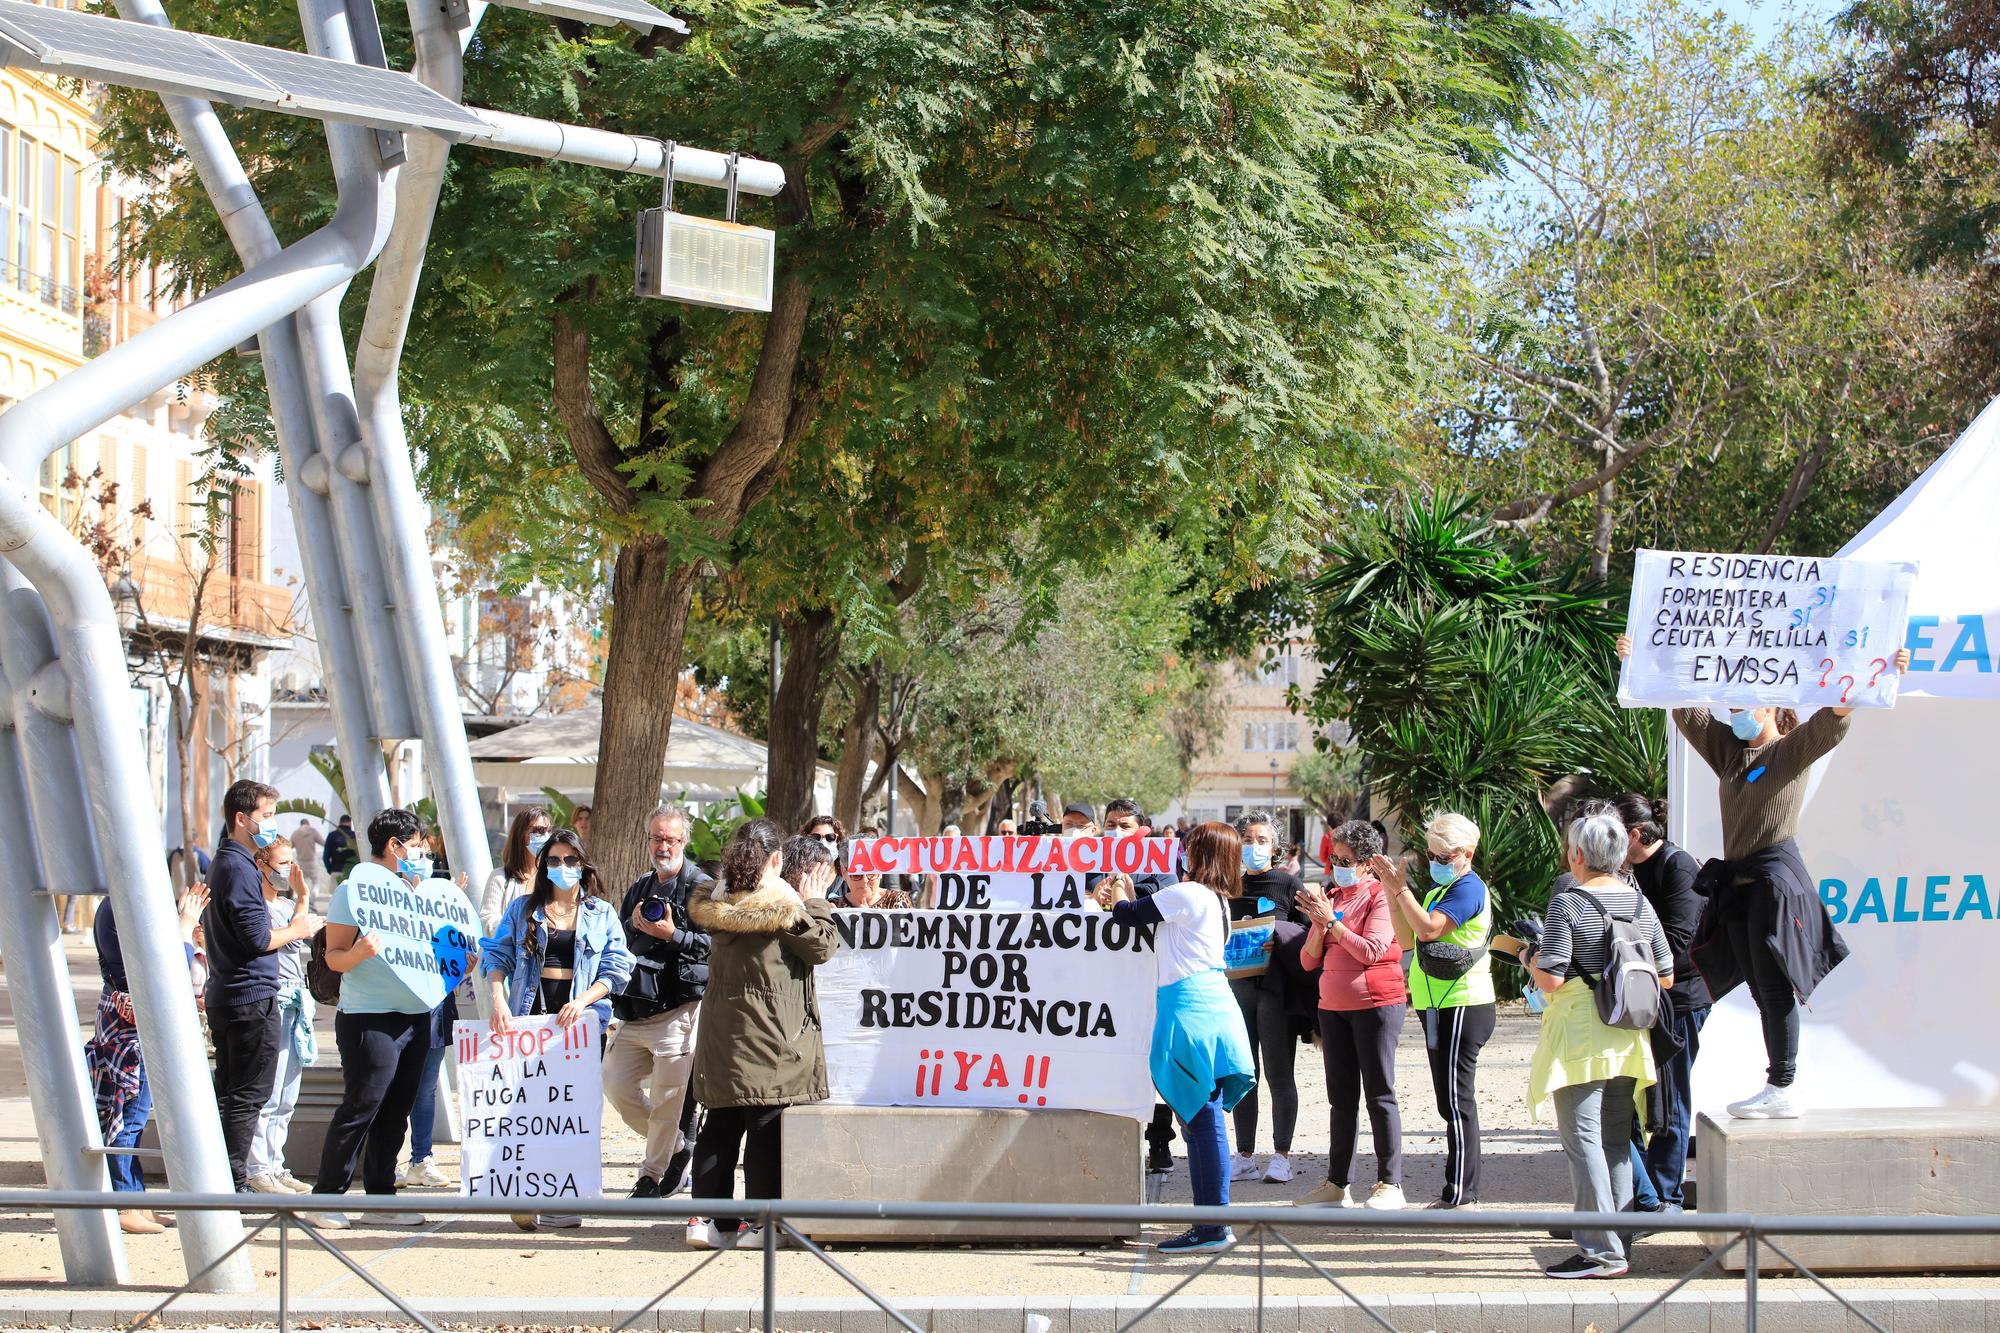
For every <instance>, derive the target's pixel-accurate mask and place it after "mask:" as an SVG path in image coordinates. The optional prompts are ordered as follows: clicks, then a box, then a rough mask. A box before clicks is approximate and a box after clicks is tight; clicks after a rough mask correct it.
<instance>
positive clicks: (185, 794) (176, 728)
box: [167, 680, 222, 892]
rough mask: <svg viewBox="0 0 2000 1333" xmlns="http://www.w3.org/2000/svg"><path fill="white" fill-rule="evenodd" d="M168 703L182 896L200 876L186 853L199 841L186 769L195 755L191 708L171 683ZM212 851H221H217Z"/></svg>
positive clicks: (189, 773)
mask: <svg viewBox="0 0 2000 1333" xmlns="http://www.w3.org/2000/svg"><path fill="white" fill-rule="evenodd" d="M167 699H168V704H167V718H168V726H169V727H170V728H171V730H172V732H173V737H174V765H175V771H176V772H177V773H178V774H179V775H180V782H179V783H178V784H177V786H178V788H179V790H177V791H176V792H175V793H174V798H175V799H176V800H177V801H178V802H179V803H180V811H181V847H182V849H183V855H182V856H181V878H180V883H178V884H176V885H174V887H175V888H176V889H179V890H181V891H182V892H185V891H186V890H187V887H188V886H189V885H190V884H192V883H194V881H195V880H196V879H198V878H200V875H201V868H200V867H199V866H197V865H195V863H194V855H193V853H191V852H187V851H186V849H187V848H190V847H193V846H194V845H195V844H196V843H197V842H200V841H201V840H202V836H201V830H200V829H198V828H196V827H195V814H194V770H193V769H192V768H190V767H189V766H188V764H189V760H190V756H192V755H193V754H194V708H193V706H192V705H191V704H190V703H189V702H188V698H187V694H186V693H185V692H184V691H183V690H182V689H181V687H180V686H178V685H175V684H174V683H173V682H172V681H171V680H169V681H168V682H167ZM212 850H214V851H220V850H222V849H221V848H220V847H217V848H213V849H212Z"/></svg>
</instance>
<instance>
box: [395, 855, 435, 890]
mask: <svg viewBox="0 0 2000 1333" xmlns="http://www.w3.org/2000/svg"><path fill="white" fill-rule="evenodd" d="M396 873H397V874H399V875H401V876H402V877H403V878H404V879H407V880H409V881H410V882H411V883H412V884H421V883H423V882H424V881H425V880H427V879H429V878H430V877H431V859H430V858H429V857H428V856H404V857H398V858H397V860H396Z"/></svg>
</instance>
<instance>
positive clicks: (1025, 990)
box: [815, 908, 1156, 1120]
mask: <svg viewBox="0 0 2000 1333" xmlns="http://www.w3.org/2000/svg"><path fill="white" fill-rule="evenodd" d="M833 919H834V925H835V928H836V929H838V930H839V931H840V950H839V952H838V953H836V954H834V956H833V957H832V958H831V959H829V960H828V961H827V962H825V963H823V964H821V965H820V967H819V969H818V971H817V973H816V974H815V977H816V982H817V986H818V991H819V1004H820V1018H821V1022H822V1025H823V1028H824V1032H825V1038H826V1064H827V1075H828V1079H829V1082H830V1084H831V1090H832V1095H831V1097H830V1098H829V1100H830V1101H832V1102H834V1103H837V1104H844V1105H849V1106H985V1107H1000V1108H1003V1109H1008V1110H1020V1109H1022V1108H1024V1107H1025V1108H1027V1109H1030V1110H1039V1109H1042V1108H1049V1109H1069V1110H1085V1111H1106V1112H1110V1113H1112V1114H1115V1115H1125V1116H1131V1117H1132V1118H1134V1119H1136V1120H1145V1119H1147V1118H1149V1117H1150V1116H1151V1115H1152V1113H1153V1101H1154V1096H1153V1080H1152V1075H1151V1073H1150V1072H1149V1071H1148V1068H1147V1055H1148V1053H1149V1051H1150V1050H1151V1047H1152V1041H1153V1007H1154V993H1155V981H1156V976H1155V967H1154V961H1153V932H1152V928H1151V927H1137V928H1134V927H1127V926H1122V925H1119V924H1117V923H1116V922H1114V921H1113V920H1112V919H1111V917H1110V916H1109V915H1108V914H1106V913H1103V912H1090V911H1085V912H941V911H917V910H910V909H894V910H888V911H880V910H874V909H867V908H842V909H840V910H838V911H836V912H835V913H834V918H833Z"/></svg>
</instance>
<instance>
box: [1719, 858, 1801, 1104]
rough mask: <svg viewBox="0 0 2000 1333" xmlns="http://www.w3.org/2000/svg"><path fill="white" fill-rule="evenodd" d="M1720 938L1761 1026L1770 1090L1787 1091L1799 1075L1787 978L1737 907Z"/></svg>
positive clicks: (1765, 889)
mask: <svg viewBox="0 0 2000 1333" xmlns="http://www.w3.org/2000/svg"><path fill="white" fill-rule="evenodd" d="M1737 892H1738V893H1772V892H1774V890H1773V889H1772V888H1771V887H1770V886H1769V885H1763V886H1757V887H1749V888H1739V889H1738V890H1737ZM1722 930H1723V938H1724V939H1726V940H1728V941H1729V951H1730V952H1731V953H1732V954H1734V955H1736V966H1737V968H1738V969H1739V970H1740V971H1741V972H1742V973H1743V976H1744V977H1745V979H1747V980H1748V981H1749V983H1750V997H1751V998H1752V999H1754V1000H1755V1001H1756V1002H1757V1017H1758V1018H1759V1019H1761V1020H1762V1021H1763V1025H1764V1058H1765V1059H1766V1060H1768V1061H1769V1062H1770V1063H1769V1066H1768V1068H1767V1069H1766V1070H1765V1076H1766V1078H1767V1079H1768V1080H1769V1081H1770V1084H1771V1086H1772V1087H1774V1088H1789V1087H1791V1086H1792V1080H1793V1079H1794V1078H1796V1077H1798V1072H1799V997H1798V995H1797V994H1796V993H1794V992H1793V990H1792V982H1791V978H1790V977H1787V976H1786V975H1785V969H1784V968H1782V967H1780V966H1778V956H1777V955H1776V954H1775V953H1773V952H1772V951H1771V946H1770V945H1769V944H1768V943H1766V942H1765V941H1764V940H1762V939H1757V938H1753V936H1752V928H1751V925H1750V914H1749V912H1747V911H1745V910H1743V908H1742V907H1741V906H1740V905H1739V906H1738V907H1737V908H1736V910H1733V911H1729V912H1725V913H1724V914H1723V918H1722Z"/></svg>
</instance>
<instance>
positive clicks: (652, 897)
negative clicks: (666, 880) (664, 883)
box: [639, 888, 673, 922]
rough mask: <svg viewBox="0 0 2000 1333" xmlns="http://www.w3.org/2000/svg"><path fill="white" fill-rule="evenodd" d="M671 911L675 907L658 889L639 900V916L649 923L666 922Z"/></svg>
mask: <svg viewBox="0 0 2000 1333" xmlns="http://www.w3.org/2000/svg"><path fill="white" fill-rule="evenodd" d="M671 910H673V905H672V904H671V903H669V902H668V901H667V899H666V895H664V894H662V893H661V892H660V891H659V889H658V888H653V889H649V890H647V892H646V896H645V897H643V898H641V899H640V900H639V915H640V916H642V917H644V918H646V920H648V921H655V922H657V921H665V920H666V919H667V913H668V912H670V911H671Z"/></svg>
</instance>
